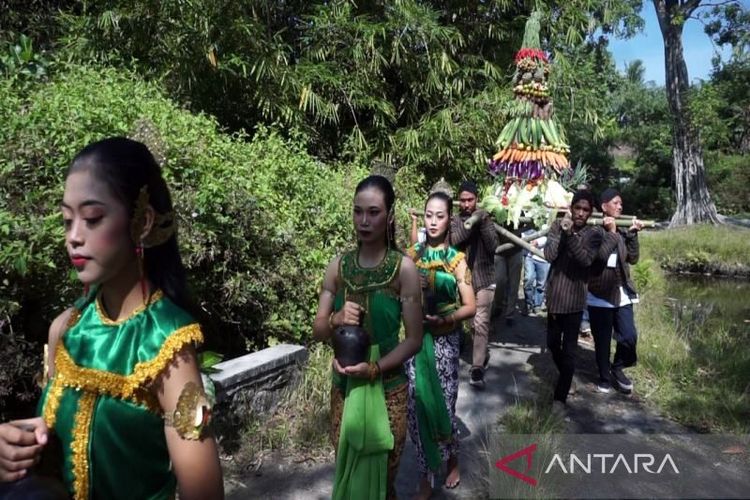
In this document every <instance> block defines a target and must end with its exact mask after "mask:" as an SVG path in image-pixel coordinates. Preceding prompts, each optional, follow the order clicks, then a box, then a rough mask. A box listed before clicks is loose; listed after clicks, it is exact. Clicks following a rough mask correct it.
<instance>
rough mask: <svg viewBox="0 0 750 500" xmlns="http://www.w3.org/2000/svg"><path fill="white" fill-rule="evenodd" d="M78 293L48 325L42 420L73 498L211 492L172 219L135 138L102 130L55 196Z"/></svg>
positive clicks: (204, 410) (211, 466)
mask: <svg viewBox="0 0 750 500" xmlns="http://www.w3.org/2000/svg"><path fill="white" fill-rule="evenodd" d="M61 211H62V219H63V222H64V225H65V247H66V250H67V253H68V255H69V257H70V260H71V264H72V265H73V267H74V268H75V270H76V272H77V275H78V279H80V280H81V282H82V283H83V284H84V295H83V297H82V298H81V299H80V300H78V301H77V302H76V304H75V305H74V306H73V307H71V308H69V309H67V310H66V311H65V312H63V313H62V314H60V315H59V316H58V317H57V318H56V319H55V320H54V322H53V323H52V326H51V327H50V331H49V357H48V365H49V370H48V373H47V375H48V378H49V380H48V382H47V385H46V387H45V389H44V392H43V394H42V401H41V402H40V414H41V417H42V419H43V421H44V425H46V427H47V428H48V429H49V431H50V432H51V433H52V434H54V435H56V436H57V438H59V439H60V442H61V443H62V450H63V462H62V464H61V465H62V467H61V473H62V479H63V482H64V483H65V485H66V486H67V488H68V490H69V491H70V494H71V495H72V496H73V497H74V498H76V499H85V498H113V499H116V498H150V499H162V498H163V499H167V498H174V497H175V492H176V491H177V492H179V496H180V498H181V499H191V498H196V499H214V498H221V497H223V485H222V474H221V468H220V466H219V460H218V453H217V448H216V443H215V441H214V439H213V437H212V436H211V435H210V434H208V433H207V429H206V426H207V424H208V421H209V419H210V415H211V413H210V412H211V409H210V405H209V404H208V402H207V398H206V397H205V394H204V392H203V386H202V383H201V378H200V373H199V370H198V364H197V361H196V352H195V346H196V345H198V344H199V343H201V342H202V340H203V335H202V333H201V328H200V325H199V324H198V323H197V322H196V321H195V319H194V317H193V316H192V315H191V314H190V313H189V311H190V309H191V307H190V305H191V302H190V300H189V299H188V297H187V293H186V283H185V272H184V268H183V266H182V262H181V259H180V254H179V251H178V247H177V238H176V227H175V224H176V218H175V215H174V212H173V208H172V201H171V198H170V195H169V191H168V189H167V186H166V183H165V182H164V179H163V178H162V176H161V171H160V168H159V166H158V164H157V163H156V161H155V160H154V158H153V156H152V155H151V153H150V152H149V150H148V148H146V146H144V145H143V144H141V143H139V142H136V141H132V140H129V139H125V138H110V139H105V140H102V141H99V142H96V143H93V144H90V145H89V146H87V147H86V148H84V149H83V150H82V151H81V152H80V153H79V154H78V155H77V156H76V157H75V159H74V160H73V162H72V164H71V166H70V168H69V170H68V173H67V176H66V181H65V193H64V196H63V199H62V203H61Z"/></svg>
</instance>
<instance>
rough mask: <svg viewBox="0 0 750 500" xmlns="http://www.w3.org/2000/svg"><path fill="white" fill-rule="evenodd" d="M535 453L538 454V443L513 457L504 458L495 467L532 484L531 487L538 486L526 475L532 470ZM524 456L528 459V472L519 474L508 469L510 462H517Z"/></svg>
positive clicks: (534, 480) (535, 481)
mask: <svg viewBox="0 0 750 500" xmlns="http://www.w3.org/2000/svg"><path fill="white" fill-rule="evenodd" d="M534 452H536V443H534V444H532V445H530V446H527V447H526V448H524V449H522V450H519V451H517V452H515V453H513V454H511V455H506V456H504V457H503V458H501V459H500V460H498V461H497V462H495V467H497V468H498V469H500V470H501V471H503V472H505V473H506V474H510V475H511V476H513V477H515V478H517V479H520V480H521V481H523V482H525V483H528V484H530V485H531V486H536V484H537V480H536V479H535V478H533V477H531V476H527V475H526V473H527V472H529V471H530V470H531V463H532V460H533V457H534ZM524 456H525V457H526V470H524V471H523V472H519V471H517V470H515V469H511V468H510V467H508V464H509V463H510V462H513V461H514V460H517V459H519V458H521V457H524Z"/></svg>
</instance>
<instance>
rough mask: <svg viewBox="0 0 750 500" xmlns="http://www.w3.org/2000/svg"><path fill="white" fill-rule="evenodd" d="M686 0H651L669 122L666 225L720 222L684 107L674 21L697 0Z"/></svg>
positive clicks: (683, 71)
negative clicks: (671, 191)
mask: <svg viewBox="0 0 750 500" xmlns="http://www.w3.org/2000/svg"><path fill="white" fill-rule="evenodd" d="M686 3H687V4H688V5H683V8H682V9H681V8H680V5H679V2H677V1H675V0H654V5H655V7H656V14H657V17H658V18H659V26H660V28H661V32H662V36H663V39H664V62H665V70H666V71H665V73H666V89H667V101H668V102H669V110H670V111H671V113H672V125H673V126H672V142H673V151H672V165H673V167H674V183H675V191H676V194H677V209H676V210H675V213H674V215H673V216H672V221H671V222H670V227H674V226H679V225H684V224H696V223H711V224H721V223H722V221H721V219H720V217H719V215H718V214H717V213H716V206H715V205H714V203H713V202H712V201H711V195H710V194H709V193H708V186H707V184H706V171H705V168H704V166H703V151H702V149H701V145H700V138H699V137H698V131H697V130H696V129H695V127H694V126H693V124H692V123H691V121H690V116H689V115H688V110H687V92H688V73H687V66H686V65H685V57H684V54H683V49H682V28H683V23H682V22H674V21H675V15H676V14H678V13H679V14H682V16H683V18H684V19H686V18H687V17H688V16H689V15H690V13H691V11H692V10H694V9H695V8H696V7H697V5H698V4H699V3H700V2H699V1H694V2H686ZM690 4H692V5H690Z"/></svg>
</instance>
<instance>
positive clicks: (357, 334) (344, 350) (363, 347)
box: [333, 325, 370, 368]
mask: <svg viewBox="0 0 750 500" xmlns="http://www.w3.org/2000/svg"><path fill="white" fill-rule="evenodd" d="M369 349H370V334H368V333H367V330H365V329H364V328H362V326H360V325H344V326H340V327H338V328H336V331H335V332H334V333H333V354H334V356H335V357H336V360H337V361H338V362H339V364H340V365H341V367H342V368H345V367H347V366H352V365H356V364H359V363H362V362H363V361H367V354H368V351H369Z"/></svg>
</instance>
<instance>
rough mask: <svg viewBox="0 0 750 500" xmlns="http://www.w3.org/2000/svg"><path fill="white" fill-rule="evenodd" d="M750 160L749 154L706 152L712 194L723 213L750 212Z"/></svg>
mask: <svg viewBox="0 0 750 500" xmlns="http://www.w3.org/2000/svg"><path fill="white" fill-rule="evenodd" d="M748 167H750V160H748V156H747V155H725V154H721V153H715V152H712V153H707V154H706V171H707V175H708V185H709V188H710V190H711V196H712V197H713V199H714V202H715V203H716V208H718V209H719V211H720V212H721V213H723V214H727V215H734V214H748V213H750V189H748V185H749V184H750V168H748Z"/></svg>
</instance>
